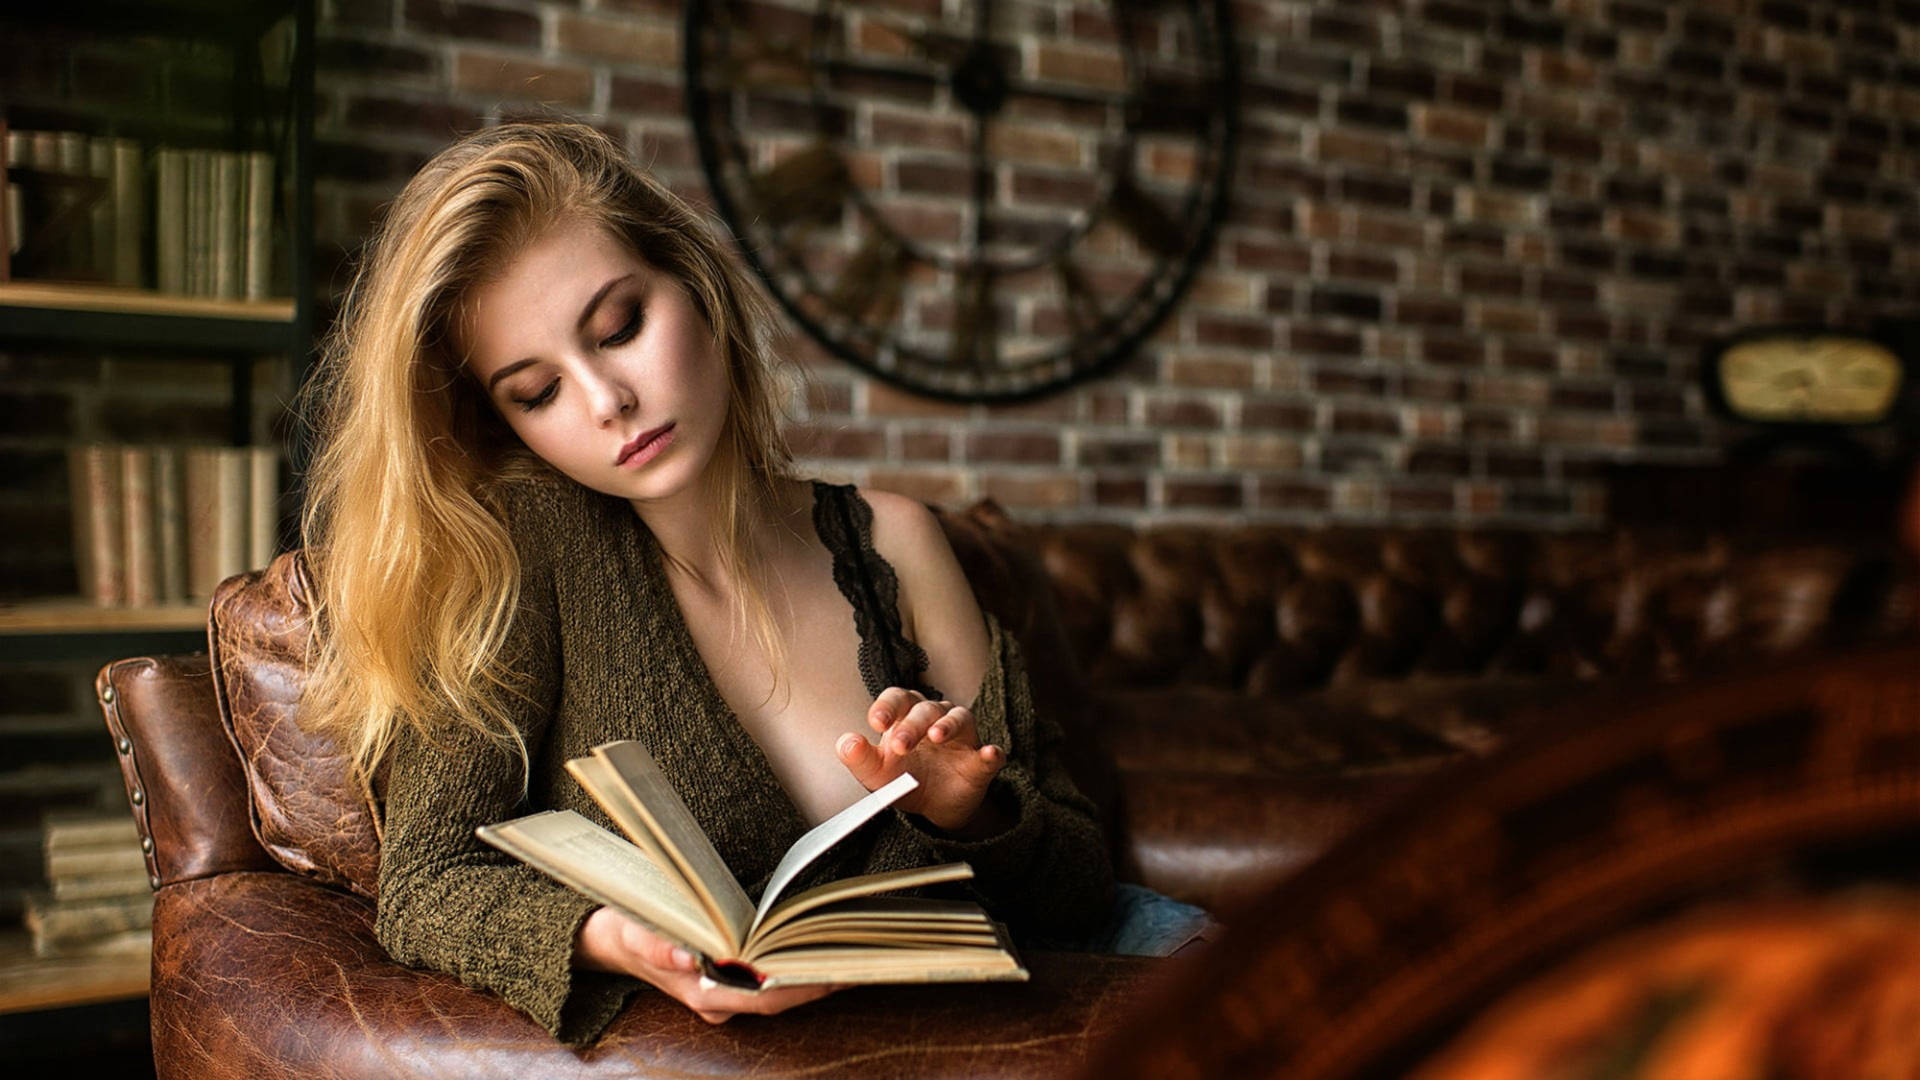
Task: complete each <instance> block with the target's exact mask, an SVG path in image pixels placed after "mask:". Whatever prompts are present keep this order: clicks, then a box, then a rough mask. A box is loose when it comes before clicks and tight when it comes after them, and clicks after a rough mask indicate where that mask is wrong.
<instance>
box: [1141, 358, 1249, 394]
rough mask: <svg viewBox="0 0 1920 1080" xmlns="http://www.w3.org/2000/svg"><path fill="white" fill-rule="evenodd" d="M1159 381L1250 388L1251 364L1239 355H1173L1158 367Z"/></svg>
mask: <svg viewBox="0 0 1920 1080" xmlns="http://www.w3.org/2000/svg"><path fill="white" fill-rule="evenodd" d="M1161 371H1162V380H1161V381H1162V382H1164V383H1166V384H1167V385H1169V386H1191V387H1200V388H1205V389H1217V390H1251V389H1253V381H1254V369H1253V362H1252V361H1251V360H1250V359H1249V358H1247V357H1243V356H1218V357H1216V356H1175V357H1170V358H1168V359H1167V360H1166V361H1165V362H1164V364H1163V365H1162V368H1161Z"/></svg>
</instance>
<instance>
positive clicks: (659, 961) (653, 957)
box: [620, 919, 700, 972]
mask: <svg viewBox="0 0 1920 1080" xmlns="http://www.w3.org/2000/svg"><path fill="white" fill-rule="evenodd" d="M622 923H623V925H622V926H621V927H620V943H621V945H622V946H624V947H625V948H626V949H627V951H628V952H629V953H631V954H632V955H634V956H636V957H638V958H639V960H640V962H641V963H643V964H646V965H647V966H648V967H651V968H654V969H656V970H658V971H674V972H691V971H695V970H697V969H698V968H699V966H700V965H699V961H698V960H696V959H695V958H694V955H693V954H692V953H691V952H688V951H687V950H686V949H683V948H681V947H680V946H678V945H675V944H674V943H673V942H671V941H668V940H667V939H665V938H663V937H661V936H660V935H658V934H656V933H654V932H653V931H651V930H648V929H647V928H646V927H644V926H641V925H640V924H639V923H637V922H634V921H633V920H631V919H625V920H622Z"/></svg>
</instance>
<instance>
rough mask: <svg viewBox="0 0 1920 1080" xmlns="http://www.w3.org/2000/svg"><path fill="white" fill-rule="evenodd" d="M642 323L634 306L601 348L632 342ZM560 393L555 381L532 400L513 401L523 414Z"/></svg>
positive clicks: (602, 342)
mask: <svg viewBox="0 0 1920 1080" xmlns="http://www.w3.org/2000/svg"><path fill="white" fill-rule="evenodd" d="M640 321H641V320H640V305H639V304H634V305H632V306H631V307H630V308H628V309H627V321H626V322H625V323H622V324H621V326H620V328H619V329H618V330H615V331H614V332H613V333H611V334H609V335H607V336H606V337H605V338H603V339H602V340H601V342H600V347H601V348H603V349H616V348H619V347H620V346H622V345H625V344H626V343H628V342H629V341H632V340H633V339H634V338H635V337H637V336H638V335H639V333H640ZM559 392H560V380H559V379H554V380H552V381H551V382H549V383H547V385H546V386H544V387H542V388H541V390H540V392H539V393H537V394H535V395H533V396H532V397H530V398H523V397H516V398H514V399H513V403H514V404H515V405H518V406H520V411H521V412H532V411H533V410H535V409H537V408H539V407H540V406H542V405H545V404H546V403H547V402H549V401H552V400H553V396H554V395H555V394H557V393H559Z"/></svg>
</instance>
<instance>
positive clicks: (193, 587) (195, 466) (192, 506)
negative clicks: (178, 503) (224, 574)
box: [186, 446, 220, 600]
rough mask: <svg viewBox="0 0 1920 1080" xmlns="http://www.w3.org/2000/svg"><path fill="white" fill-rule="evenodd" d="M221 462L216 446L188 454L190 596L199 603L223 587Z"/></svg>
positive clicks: (187, 506)
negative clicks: (220, 498) (216, 589)
mask: <svg viewBox="0 0 1920 1080" xmlns="http://www.w3.org/2000/svg"><path fill="white" fill-rule="evenodd" d="M219 462H220V451H219V450H217V449H214V448H213V447H207V446H194V447H189V448H188V449H187V451H186V494H187V501H186V511H187V528H186V539H187V595H188V596H190V597H192V598H193V599H195V600H204V599H206V598H207V597H210V596H212V595H213V587H214V586H215V585H218V584H220V576H219V575H220V567H219V558H220V553H219V549H218V547H217V543H218V536H219V525H218V522H219V518H220V506H219V502H218V499H219V495H220V467H219Z"/></svg>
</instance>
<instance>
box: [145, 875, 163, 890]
mask: <svg viewBox="0 0 1920 1080" xmlns="http://www.w3.org/2000/svg"><path fill="white" fill-rule="evenodd" d="M147 884H148V885H150V886H152V887H153V888H156V889H157V888H159V887H160V875H159V874H148V875H147Z"/></svg>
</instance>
